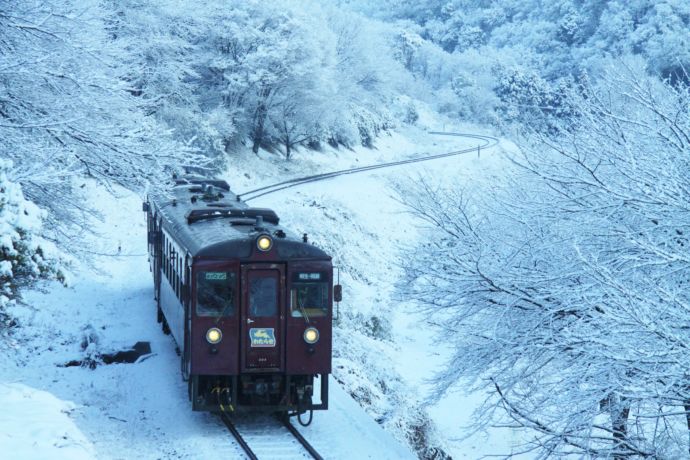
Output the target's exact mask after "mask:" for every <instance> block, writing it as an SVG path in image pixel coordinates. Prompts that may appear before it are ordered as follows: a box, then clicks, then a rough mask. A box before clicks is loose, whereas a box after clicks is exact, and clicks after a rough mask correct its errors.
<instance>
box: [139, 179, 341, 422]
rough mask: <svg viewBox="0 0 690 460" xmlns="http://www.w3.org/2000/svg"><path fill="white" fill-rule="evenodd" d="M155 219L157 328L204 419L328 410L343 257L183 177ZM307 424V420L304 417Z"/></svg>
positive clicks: (217, 189)
mask: <svg viewBox="0 0 690 460" xmlns="http://www.w3.org/2000/svg"><path fill="white" fill-rule="evenodd" d="M143 211H144V212H146V222H147V239H148V261H149V265H150V269H151V272H152V273H153V285H154V299H155V301H156V307H157V315H156V316H157V320H158V322H159V323H160V324H161V327H162V329H163V332H164V333H166V334H171V335H172V337H173V339H174V341H175V343H176V344H177V348H178V350H179V355H180V370H181V374H182V378H183V379H184V380H185V381H187V382H188V393H189V399H190V401H191V406H192V410H194V411H211V412H213V411H225V412H236V411H246V410H265V411H272V412H276V413H282V414H285V415H297V416H301V415H302V414H305V413H307V412H308V413H309V423H310V422H311V417H312V416H313V411H314V410H325V409H328V378H329V374H330V373H331V358H332V337H333V336H332V326H333V303H334V301H335V302H339V301H341V300H342V287H341V286H340V285H339V284H334V282H333V281H334V280H333V264H332V258H331V257H330V256H329V255H328V254H327V253H326V252H324V251H323V250H321V249H319V248H318V247H317V246H315V245H314V244H311V243H310V242H309V241H308V236H307V234H303V235H301V236H300V235H294V234H292V233H291V232H290V231H289V230H288V229H286V228H284V227H282V226H281V225H280V219H279V217H278V216H277V214H276V213H275V212H274V211H273V210H271V209H267V208H255V207H251V206H249V205H248V204H247V203H246V202H244V201H242V200H241V199H240V197H239V196H237V195H235V194H234V193H233V192H232V191H231V190H230V186H229V185H228V183H227V182H226V181H224V180H220V179H212V178H204V177H199V176H180V177H174V178H173V180H172V181H171V183H170V184H169V187H167V188H165V187H163V188H161V190H156V191H153V192H152V193H149V194H148V195H147V197H146V201H145V202H144V203H143ZM299 420H300V423H303V422H302V420H301V419H299Z"/></svg>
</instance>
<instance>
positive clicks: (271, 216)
mask: <svg viewBox="0 0 690 460" xmlns="http://www.w3.org/2000/svg"><path fill="white" fill-rule="evenodd" d="M257 217H261V218H262V219H263V221H264V222H268V223H270V224H273V225H278V223H279V222H280V218H279V217H278V215H277V214H276V213H275V211H273V210H272V209H266V208H246V209H224V208H216V209H213V208H210V209H209V208H207V209H193V210H191V211H189V212H187V214H186V215H185V218H186V219H187V223H188V224H193V223H194V222H199V221H200V220H207V219H219V218H228V219H233V218H235V219H253V220H254V221H256V218H257Z"/></svg>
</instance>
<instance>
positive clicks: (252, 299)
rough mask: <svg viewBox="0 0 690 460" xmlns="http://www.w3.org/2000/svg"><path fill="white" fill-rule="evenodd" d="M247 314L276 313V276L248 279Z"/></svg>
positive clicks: (264, 314) (274, 314)
mask: <svg viewBox="0 0 690 460" xmlns="http://www.w3.org/2000/svg"><path fill="white" fill-rule="evenodd" d="M249 315H250V316H259V317H261V316H277V315H278V280H277V279H276V278H273V277H271V278H250V279H249Z"/></svg>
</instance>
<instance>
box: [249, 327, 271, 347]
mask: <svg viewBox="0 0 690 460" xmlns="http://www.w3.org/2000/svg"><path fill="white" fill-rule="evenodd" d="M249 340H250V341H251V346H252V347H253V348H268V347H275V346H276V334H275V330H274V329H273V328H272V327H253V328H251V329H249Z"/></svg>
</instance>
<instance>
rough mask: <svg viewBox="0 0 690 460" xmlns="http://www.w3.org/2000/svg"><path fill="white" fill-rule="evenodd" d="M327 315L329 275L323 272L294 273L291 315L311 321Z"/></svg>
mask: <svg viewBox="0 0 690 460" xmlns="http://www.w3.org/2000/svg"><path fill="white" fill-rule="evenodd" d="M327 314H328V276H327V274H326V273H323V272H310V273H307V272H300V273H294V274H293V275H292V284H291V286H290V315H291V316H293V317H300V316H301V317H305V318H307V319H309V318H310V317H316V316H326V315H327Z"/></svg>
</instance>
